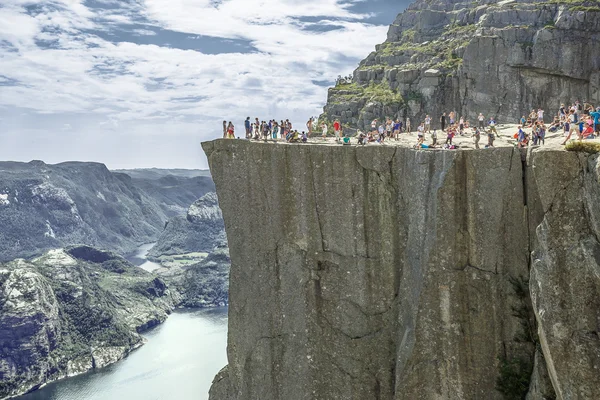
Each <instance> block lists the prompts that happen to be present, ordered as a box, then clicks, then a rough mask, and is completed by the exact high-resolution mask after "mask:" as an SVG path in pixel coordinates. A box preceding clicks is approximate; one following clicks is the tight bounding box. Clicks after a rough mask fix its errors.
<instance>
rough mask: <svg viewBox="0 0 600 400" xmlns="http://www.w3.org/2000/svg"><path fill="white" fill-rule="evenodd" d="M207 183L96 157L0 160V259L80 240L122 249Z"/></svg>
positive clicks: (144, 237)
mask: <svg viewBox="0 0 600 400" xmlns="http://www.w3.org/2000/svg"><path fill="white" fill-rule="evenodd" d="M198 179H200V181H198ZM211 187H212V182H211V181H210V178H209V177H208V178H207V177H193V178H188V177H178V176H174V175H162V176H160V177H159V178H158V179H156V180H154V181H153V180H152V179H151V178H148V177H144V178H136V179H132V178H131V177H130V176H129V175H126V174H124V173H114V172H110V171H109V170H108V169H107V168H106V166H104V165H102V164H97V163H78V162H69V163H63V164H57V165H47V164H44V163H43V162H40V161H34V162H30V163H16V162H0V261H8V260H12V259H15V258H18V257H31V256H35V255H39V254H41V253H42V252H43V251H45V250H48V249H52V248H59V247H63V246H66V245H71V244H81V243H83V244H88V245H93V246H98V247H102V248H106V249H110V250H114V251H117V252H119V253H121V254H124V253H128V252H130V251H132V250H134V249H135V248H136V247H137V246H139V245H140V244H142V243H147V242H151V241H154V240H156V238H157V237H158V236H159V234H160V232H161V231H162V229H163V228H164V225H165V222H166V221H167V220H168V218H169V217H170V216H172V215H173V213H175V212H177V210H180V209H184V206H183V205H184V204H185V207H186V208H187V206H188V205H189V204H190V203H191V202H192V201H194V200H195V199H197V198H198V197H199V196H201V195H202V194H204V193H205V192H206V190H208V189H210V188H211ZM167 192H170V193H172V194H169V195H167V194H165V193H167ZM190 199H191V200H190Z"/></svg>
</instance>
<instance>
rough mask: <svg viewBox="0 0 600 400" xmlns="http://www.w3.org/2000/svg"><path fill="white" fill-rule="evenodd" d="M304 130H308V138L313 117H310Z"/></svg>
mask: <svg viewBox="0 0 600 400" xmlns="http://www.w3.org/2000/svg"><path fill="white" fill-rule="evenodd" d="M306 128H308V137H310V135H311V133H312V129H313V117H310V118H309V119H308V122H307V123H306Z"/></svg>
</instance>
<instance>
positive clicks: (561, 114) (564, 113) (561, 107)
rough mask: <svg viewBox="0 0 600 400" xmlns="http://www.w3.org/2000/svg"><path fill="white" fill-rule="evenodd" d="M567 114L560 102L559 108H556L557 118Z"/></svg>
mask: <svg viewBox="0 0 600 400" xmlns="http://www.w3.org/2000/svg"><path fill="white" fill-rule="evenodd" d="M566 115H567V111H566V110H565V105H564V104H561V105H560V108H559V109H558V118H560V119H563V118H564V117H566Z"/></svg>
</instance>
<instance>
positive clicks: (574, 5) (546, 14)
mask: <svg viewBox="0 0 600 400" xmlns="http://www.w3.org/2000/svg"><path fill="white" fill-rule="evenodd" d="M599 39H600V3H599V2H598V1H597V0H593V1H579V0H569V1H541V2H540V1H536V0H505V1H499V2H497V1H492V0H478V1H463V0H418V1H416V2H414V3H413V4H412V5H411V6H409V7H408V9H407V10H406V11H405V12H403V13H402V14H400V15H399V16H398V17H397V18H396V20H395V21H394V23H393V24H392V26H391V27H390V29H389V32H388V35H387V40H386V41H385V42H384V43H382V44H381V45H378V46H377V48H376V51H374V52H373V53H371V54H370V55H369V56H368V57H367V58H366V59H365V60H363V61H362V62H361V63H360V65H359V67H358V68H357V69H356V70H355V71H354V74H353V76H352V79H351V81H344V80H342V81H340V82H339V83H338V84H337V85H336V87H334V88H331V89H330V90H329V95H328V101H327V105H326V106H325V108H324V114H323V115H322V117H321V118H322V119H325V120H329V121H331V120H333V119H334V118H340V119H341V121H342V123H344V124H345V125H346V126H347V127H349V128H361V129H366V128H367V127H368V126H369V125H370V122H371V120H372V119H374V118H379V119H382V118H385V117H386V116H389V117H393V118H396V117H399V118H406V117H409V118H411V120H412V123H413V129H414V127H416V126H417V125H416V123H418V122H420V121H422V120H423V118H424V116H425V114H430V115H432V116H433V117H434V121H436V122H437V120H438V119H439V117H440V116H441V114H442V113H443V112H448V111H452V110H454V111H456V112H457V113H458V114H459V115H463V116H466V117H468V118H471V120H472V121H473V120H475V117H476V116H477V115H478V113H479V112H482V113H484V115H485V116H487V117H491V116H495V117H497V118H498V120H499V121H500V122H516V121H517V119H518V118H520V117H521V115H523V114H524V113H526V112H529V111H530V110H531V109H532V108H535V109H537V108H538V107H542V108H543V109H545V110H546V111H547V112H548V113H554V112H557V110H558V108H559V106H560V104H561V102H565V103H566V102H572V101H575V100H580V101H582V102H583V101H590V102H592V103H593V104H598V103H600V60H599V59H598V57H595V54H598V53H599V52H600V40H599Z"/></svg>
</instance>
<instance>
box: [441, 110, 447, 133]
mask: <svg viewBox="0 0 600 400" xmlns="http://www.w3.org/2000/svg"><path fill="white" fill-rule="evenodd" d="M440 125H441V127H442V132H446V113H443V114H442V116H441V117H440Z"/></svg>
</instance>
